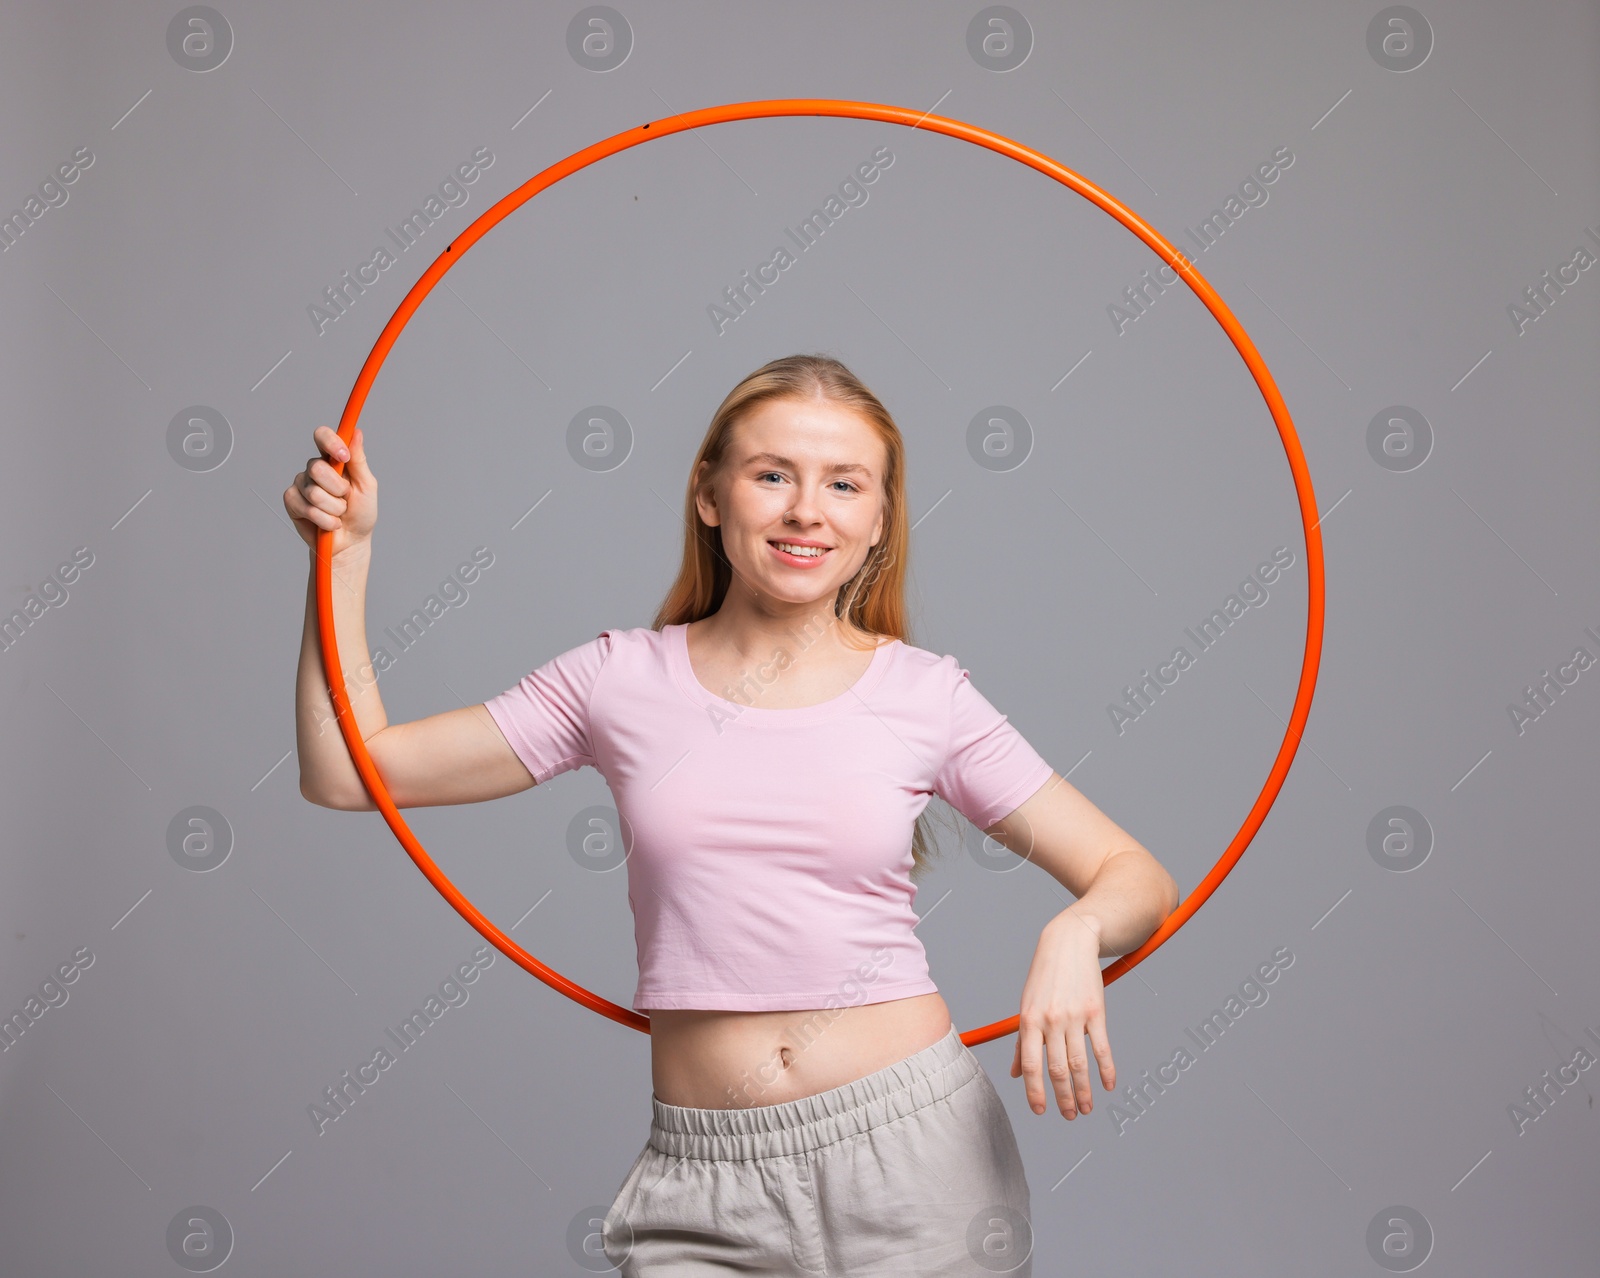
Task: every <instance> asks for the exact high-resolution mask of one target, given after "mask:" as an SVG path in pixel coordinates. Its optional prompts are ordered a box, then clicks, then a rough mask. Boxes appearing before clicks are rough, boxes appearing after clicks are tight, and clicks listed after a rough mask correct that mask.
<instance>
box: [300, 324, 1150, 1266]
mask: <svg viewBox="0 0 1600 1278" xmlns="http://www.w3.org/2000/svg"><path fill="white" fill-rule="evenodd" d="M314 438H315V440H316V443H317V446H318V447H319V448H320V449H321V450H322V454H323V456H322V457H319V458H313V459H311V461H310V462H308V464H307V467H306V469H305V471H303V472H302V473H301V474H299V475H297V476H295V480H294V483H293V484H292V485H291V486H290V487H289V489H288V490H287V491H286V492H285V493H284V504H285V506H286V507H287V509H288V512H289V514H290V516H291V517H292V518H293V519H294V520H295V523H296V525H297V527H298V529H299V531H300V533H301V535H302V536H303V537H304V538H305V540H306V541H307V543H308V544H314V542H315V538H316V534H317V532H318V531H319V530H320V529H329V530H332V532H333V535H334V540H333V554H334V566H335V588H334V615H335V622H336V625H337V628H338V634H339V636H340V650H341V654H342V656H343V657H344V659H345V660H346V661H349V662H350V663H351V666H352V668H357V669H358V668H360V667H362V666H364V665H366V664H367V661H368V651H367V647H366V635H365V629H364V618H363V611H364V600H365V587H366V576H367V568H368V564H369V562H370V557H371V534H372V528H373V524H374V521H375V520H376V517H377V483H376V480H375V479H374V478H373V474H372V470H371V468H370V467H369V466H368V464H367V461H366V457H365V453H364V449H363V441H362V436H361V433H360V432H359V431H357V433H356V435H355V438H354V440H353V448H349V449H347V448H346V446H345V445H344V443H343V442H342V441H341V440H340V439H339V438H338V436H337V434H336V433H335V432H334V431H333V430H331V429H330V428H328V427H326V426H324V427H320V428H318V430H317V431H316V432H315V436H314ZM328 458H336V459H339V460H343V461H346V462H347V463H348V464H347V466H346V468H345V473H344V475H343V476H340V475H337V474H335V473H334V471H333V469H332V468H331V466H329V465H328V461H327V459H328ZM905 477H906V458H905V448H904V443H903V441H902V438H901V435H900V432H899V429H898V428H897V427H896V425H895V423H894V421H893V419H892V418H891V417H890V415H889V413H888V411H887V410H886V409H885V408H884V406H883V405H882V403H880V402H879V400H878V398H877V397H876V396H875V395H874V394H873V393H872V392H871V391H870V390H869V389H868V388H867V387H866V386H864V385H863V384H862V383H861V382H860V381H859V380H858V379H857V378H856V377H855V376H854V375H853V374H852V373H851V372H850V370H849V369H847V368H846V367H845V366H844V365H843V364H841V363H840V362H839V361H837V360H835V359H832V358H829V357H826V356H821V355H795V356H790V357H787V358H784V359H777V360H773V361H772V362H771V363H769V364H766V365H764V366H763V367H761V368H759V369H757V370H756V371H755V372H753V373H751V374H750V375H749V376H748V377H746V378H745V379H744V380H743V381H741V382H740V383H739V384H738V385H737V386H735V387H734V388H733V390H732V391H730V392H729V393H728V395H727V397H726V398H725V399H724V400H723V402H722V404H721V406H720V407H719V408H718V409H717V411H716V413H715V415H714V416H713V417H712V420H711V424H710V427H709V429H708V430H707V432H706V435H705V439H704V440H703V441H702V443H701V445H700V450H699V453H698V455H697V456H696V457H695V460H694V464H693V466H692V467H691V470H690V475H689V484H688V492H687V496H686V498H685V506H684V521H685V530H686V531H685V535H684V548H683V562H682V566H681V568H680V570H679V573H678V578H677V580H676V581H675V582H674V583H673V585H672V588H671V589H670V590H669V591H668V593H667V596H666V599H665V601H664V602H663V604H662V605H661V608H660V610H659V612H658V613H657V615H656V617H655V620H654V622H653V624H652V625H651V626H650V627H648V628H646V627H638V628H634V629H618V630H606V631H603V632H602V633H601V634H600V635H598V636H597V637H596V638H595V639H593V640H590V641H589V642H587V643H584V644H581V645H579V646H578V647H576V648H573V649H571V650H569V651H567V652H564V653H562V654H560V655H559V656H556V657H555V658H553V659H551V660H549V661H547V662H546V663H544V664H543V665H540V666H539V667H538V668H536V669H534V670H533V671H532V672H531V673H530V674H528V675H527V676H526V677H525V678H523V679H522V680H520V681H519V682H518V683H517V684H516V685H514V686H513V687H511V688H509V689H507V690H506V691H505V692H503V693H501V694H500V695H499V696H497V697H494V698H492V699H490V700H489V701H487V702H486V703H484V704H480V705H473V706H468V707H465V708H463V709H457V710H450V711H446V712H445V713H443V714H437V715H433V716H431V717H429V718H425V719H419V720H415V721H413V722H410V723H399V724H390V723H389V722H388V720H387V718H386V717H385V715H384V710H383V705H382V702H381V701H380V700H379V697H378V690H377V687H376V682H375V681H371V680H369V681H366V682H362V681H360V680H356V681H353V682H352V683H351V685H350V686H351V703H352V707H353V710H354V713H355V716H356V722H357V724H358V725H359V728H360V731H361V735H362V738H363V740H364V741H365V742H366V745H367V749H368V750H369V751H370V752H371V754H372V758H373V761H374V763H375V764H376V765H377V768H378V771H379V772H380V773H381V774H382V776H383V778H384V781H385V784H386V785H387V786H388V787H389V790H390V792H391V794H392V795H393V797H394V801H395V803H396V804H398V805H399V806H400V807H408V806H409V807H420V806H425V805H431V804H444V803H471V802H479V801H482V800H485V799H494V798H498V797H500V796H502V795H507V794H515V793H516V792H518V791H520V790H526V789H527V788H528V787H529V786H532V785H535V784H540V783H543V782H546V781H548V780H549V779H550V778H551V777H553V776H556V775H557V774H559V773H561V772H565V771H569V770H571V769H573V768H577V767H581V766H585V765H587V766H590V767H594V768H596V769H597V770H598V771H599V772H600V773H601V775H602V776H604V777H605V779H606V781H607V783H608V784H609V786H610V788H611V791H612V794H613V796H614V798H615V800H616V804H617V809H618V812H619V814H620V815H621V817H622V818H623V820H624V821H625V823H626V828H627V829H628V830H629V831H630V833H631V837H632V840H633V842H632V847H631V849H630V851H629V858H628V863H627V864H628V876H629V877H628V897H629V903H630V905H631V907H632V910H633V914H634V925H635V936H636V940H637V947H638V960H639V983H638V987H637V989H636V990H635V993H634V998H633V1003H632V1006H633V1007H634V1008H635V1009H636V1010H639V1011H641V1012H645V1013H648V1014H649V1016H650V1052H651V1081H652V1090H653V1095H652V1097H651V1107H652V1120H651V1125H650V1132H649V1137H648V1139H647V1141H646V1143H645V1147H644V1149H643V1150H641V1151H640V1153H639V1156H638V1157H637V1158H636V1159H635V1161H634V1164H633V1166H632V1167H631V1168H630V1169H629V1171H628V1173H627V1175H626V1177H625V1178H624V1179H623V1181H622V1183H621V1185H620V1187H619V1189H618V1192H617V1195H616V1199H615V1201H614V1203H613V1204H612V1207H611V1210H610V1211H609V1212H608V1214H607V1217H606V1222H605V1228H604V1230H603V1231H602V1232H603V1234H604V1249H605V1253H606V1256H607V1258H608V1259H609V1260H611V1262H612V1263H613V1264H615V1265H617V1266H618V1267H619V1268H620V1270H621V1272H622V1273H623V1274H627V1275H635V1274H639V1275H656V1274H662V1275H665V1274H701V1273H707V1272H722V1271H727V1272H740V1273H750V1272H761V1273H793V1274H801V1273H807V1274H817V1273H828V1274H848V1275H852V1276H857V1275H866V1274H887V1273H907V1274H917V1275H922V1276H926V1275H934V1274H972V1273H983V1272H1008V1273H1014V1274H1028V1273H1031V1264H1032V1261H1031V1251H1032V1237H1031V1226H1030V1224H1029V1211H1030V1202H1029V1189H1028V1183H1027V1179H1026V1177H1025V1175H1024V1171H1023V1165H1022V1160H1021V1157H1020V1155H1019V1153H1018V1149H1017V1142H1016V1136H1015V1133H1014V1131H1013V1129H1012V1127H1011V1123H1010V1120H1009V1118H1008V1117H1007V1114H1006V1110H1005V1108H1004V1106H1003V1104H1002V1103H1001V1100H1000V1097H999V1095H998V1093H997V1092H996V1091H995V1088H994V1085H993V1083H992V1082H991V1081H990V1079H989V1077H988V1075H987V1074H986V1073H985V1071H984V1070H983V1067H982V1066H981V1064H980V1063H979V1062H978V1059H977V1057H976V1056H975V1055H973V1053H972V1052H971V1050H970V1049H969V1048H967V1047H966V1045H965V1044H963V1043H962V1041H961V1039H960V1036H959V1034H958V1032H957V1030H956V1027H955V1025H954V1024H953V1023H952V1021H951V1017H950V1012H949V1009H948V1008H947V1007H946V1006H945V1002H944V999H943V998H942V997H941V996H940V994H939V992H938V987H937V986H936V985H935V984H934V982H933V980H932V979H931V977H930V975H929V971H928V964H927V959H926V956H925V954H924V951H923V947H922V943H921V941H920V940H919V939H918V938H917V935H916V933H915V932H914V931H913V928H914V926H915V925H916V923H917V921H918V916H917V914H916V913H915V911H914V910H913V908H912V903H913V899H914V897H915V894H916V887H915V881H916V879H917V878H918V877H920V874H921V872H922V871H923V869H924V868H925V866H926V864H927V857H928V839H927V829H926V827H925V824H924V822H925V820H926V817H925V816H924V814H923V809H924V808H925V807H926V805H927V803H928V801H929V799H930V798H931V797H932V796H933V795H934V794H938V795H940V796H941V797H942V798H943V799H945V800H946V801H947V802H948V803H949V804H950V805H951V806H952V807H953V808H955V809H956V810H957V811H959V812H961V813H962V814H963V815H964V816H966V817H967V818H968V819H969V820H970V821H972V822H973V823H974V824H975V825H976V826H978V827H979V828H980V829H983V830H985V831H986V832H987V833H988V834H989V835H990V836H991V837H993V838H994V839H995V840H996V841H998V842H999V843H1000V844H1002V845H1003V846H1005V847H1006V848H1008V849H1010V850H1011V851H1013V852H1015V853H1017V854H1018V855H1021V856H1025V857H1026V858H1028V859H1029V860H1031V861H1032V862H1033V863H1034V864H1035V865H1037V866H1039V867H1040V868H1041V869H1043V870H1044V871H1045V872H1047V873H1048V874H1050V875H1051V876H1053V877H1054V878H1055V879H1056V880H1058V881H1059V882H1060V883H1061V884H1062V885H1063V886H1064V887H1065V888H1066V889H1067V890H1068V891H1069V892H1071V893H1072V894H1073V896H1074V897H1075V898H1077V899H1076V900H1075V901H1074V903H1073V904H1072V905H1070V906H1069V907H1067V908H1066V909H1065V910H1063V911H1062V912H1061V913H1060V914H1058V915H1056V916H1055V917H1054V918H1052V919H1051V920H1050V921H1049V922H1048V923H1047V924H1046V925H1045V927H1044V928H1043V930H1042V932H1041V934H1040V937H1039V942H1038V946H1037V948H1036V949H1035V952H1034V956H1033V961H1032V964H1031V966H1030V968H1029V970H1028V974H1027V977H1026V979H1025V981H1024V982H1023V986H1022V993H1021V999H1020V1005H1019V1021H1020V1028H1019V1030H1018V1033H1017V1041H1016V1050H1015V1052H1014V1054H1013V1057H1012V1064H1011V1075H1012V1077H1019V1076H1020V1077H1021V1078H1022V1080H1023V1085H1024V1090H1025V1092H1026V1095H1027V1099H1028V1104H1029V1106H1030V1108H1031V1109H1032V1110H1033V1112H1034V1113H1036V1114H1042V1113H1044V1112H1045V1108H1046V1102H1047V1099H1051V1098H1053V1100H1054V1102H1055V1104H1056V1106H1057V1108H1058V1109H1059V1111H1060V1113H1061V1114H1062V1115H1063V1116H1064V1117H1066V1118H1068V1119H1071V1118H1073V1117H1074V1116H1075V1115H1076V1114H1078V1113H1088V1112H1089V1111H1090V1110H1091V1109H1092V1108H1093V1101H1092V1098H1091V1095H1090V1085H1089V1060H1088V1053H1087V1052H1086V1051H1085V1049H1084V1039H1085V1038H1086V1037H1087V1039H1088V1040H1089V1048H1090V1050H1091V1051H1092V1052H1093V1055H1094V1058H1095V1061H1096V1063H1097V1065H1098V1069H1099V1073H1100V1081H1101V1085H1102V1086H1103V1087H1105V1088H1106V1089H1108V1090H1111V1089H1114V1088H1115V1086H1116V1076H1115V1069H1114V1066H1113V1063H1112V1059H1111V1048H1110V1044H1109V1042H1108V1040H1107V1037H1106V1020H1105V999H1104V986H1103V983H1102V978H1101V974H1100V962H1099V960H1100V959H1101V958H1102V957H1104V956H1107V955H1115V954H1121V953H1125V952H1126V951H1128V950H1130V949H1133V948H1135V947H1136V946H1138V945H1139V944H1140V943H1142V942H1143V941H1144V939H1145V938H1146V937H1148V936H1149V935H1150V934H1151V933H1152V932H1153V931H1154V930H1155V929H1156V927H1157V926H1159V925H1160V923H1161V920H1162V919H1164V918H1165V917H1166V916H1167V915H1168V914H1169V913H1170V912H1171V911H1172V910H1173V909H1175V908H1176V906H1177V903H1178V890H1177V885H1176V883H1175V882H1174V881H1173V879H1172V876H1171V875H1170V874H1168V873H1167V871H1166V870H1165V869H1163V868H1162V866H1161V865H1160V864H1159V863H1158V862H1157V861H1156V860H1155V859H1154V858H1153V857H1152V856H1151V855H1150V853H1149V852H1148V851H1146V850H1145V849H1144V848H1143V847H1141V846H1140V845H1139V844H1138V843H1136V842H1135V841H1134V840H1133V839H1132V838H1131V837H1129V836H1128V835H1127V834H1126V833H1125V832H1124V831H1123V830H1122V829H1121V828H1120V827H1119V826H1117V825H1116V824H1115V823H1114V822H1113V821H1112V820H1111V819H1110V818H1109V817H1107V816H1106V815H1104V814H1103V813H1102V812H1100V811H1099V810H1098V809H1097V808H1096V807H1095V806H1094V805H1093V804H1092V803H1091V802H1090V801H1089V800H1088V799H1086V798H1085V797H1084V796H1083V795H1082V794H1081V793H1079V792H1078V791H1077V790H1076V789H1074V788H1073V787H1072V786H1071V785H1070V784H1068V783H1067V782H1066V781H1065V780H1064V779H1063V778H1061V777H1060V776H1059V775H1057V774H1056V773H1055V772H1054V770H1053V769H1052V768H1051V766H1050V765H1049V764H1048V763H1046V762H1045V760H1044V759H1042V758H1041V757H1040V756H1039V754H1038V753H1037V752H1036V751H1035V750H1034V749H1033V748H1032V747H1031V746H1030V745H1029V744H1028V742H1027V741H1026V740H1025V739H1024V738H1023V737H1022V735H1021V734H1020V733H1019V732H1018V731H1017V730H1016V729H1015V728H1014V727H1012V726H1011V724H1010V723H1009V722H1008V721H1007V720H1006V718H1005V716H1004V715H1002V714H1000V713H999V712H998V711H997V710H996V709H995V708H994V707H993V706H992V705H991V704H990V703H989V702H988V701H987V700H985V699H984V697H983V696H982V695H981V694H980V693H979V692H978V691H977V689H976V688H975V687H974V686H973V685H972V683H971V681H970V679H969V678H968V675H967V672H966V671H965V670H964V669H962V668H961V666H960V665H959V663H958V662H957V661H956V660H955V658H953V657H950V656H939V655H936V654H934V653H932V652H928V651H925V650H924V649H921V648H917V647H914V646H912V645H911V644H910V643H909V642H908V640H907V635H908V630H907V625H906V616H905V603H904V599H903V589H904V582H905V574H906V563H907V550H908V544H909V522H908V520H907V510H906V488H905ZM296 713H297V725H298V744H299V758H300V789H301V793H302V794H304V796H305V797H306V798H307V799H309V800H311V801H312V802H313V803H318V804H321V805H323V806H326V807H331V808H341V809H370V808H372V806H373V804H372V802H371V800H370V799H369V797H368V796H367V794H366V792H365V790H364V788H363V786H362V784H361V781H360V778H359V777H358V775H357V773H356V770H355V767H354V765H353V764H352V762H351V760H350V756H349V754H348V752H347V750H346V747H345V745H344V742H343V740H342V739H341V737H340V734H339V733H338V732H336V731H322V730H320V729H321V727H322V725H325V724H329V723H330V722H331V719H332V707H331V705H330V703H329V696H328V692H327V688H326V685H325V682H324V680H323V677H322V668H321V660H320V656H319V652H318V647H317V633H316V617H315V599H314V588H313V586H312V585H311V584H310V583H308V585H307V589H306V621H305V632H304V638H303V641H302V646H301V653H300V668H299V679H298V684H297V690H296Z"/></svg>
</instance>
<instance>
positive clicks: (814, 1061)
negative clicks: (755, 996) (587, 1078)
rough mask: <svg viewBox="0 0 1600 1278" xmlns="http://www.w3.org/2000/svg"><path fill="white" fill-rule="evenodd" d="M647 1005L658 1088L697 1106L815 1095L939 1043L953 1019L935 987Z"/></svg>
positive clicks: (667, 1098) (739, 1105) (668, 1099)
mask: <svg viewBox="0 0 1600 1278" xmlns="http://www.w3.org/2000/svg"><path fill="white" fill-rule="evenodd" d="M647 1014H648V1015H649V1017H650V1074H651V1082H652V1085H653V1087H654V1089H655V1094H656V1097H657V1099H659V1100H661V1101H663V1102H665V1103H666V1104H668V1105H682V1106H687V1107H690V1108H694V1109H748V1108H750V1107H752V1106H755V1105H780V1104H782V1103H783V1102H785V1101H791V1100H798V1099H800V1098H801V1097H803V1096H814V1095H816V1094H817V1093H818V1092H825V1091H828V1090H829V1089H830V1088H834V1087H841V1086H843V1085H844V1084H845V1083H852V1082H854V1081H855V1080H856V1079H858V1078H863V1077H865V1076H866V1075H868V1074H871V1073H875V1072H876V1071H878V1070H880V1069H883V1068H884V1067H885V1066H888V1065H893V1064H894V1063H895V1062H896V1061H901V1060H904V1059H905V1058H906V1057H907V1056H910V1055H912V1054H913V1053H915V1052H919V1051H921V1050H922V1049H923V1048H924V1047H928V1046H930V1045H932V1044H934V1043H937V1042H938V1041H939V1040H940V1039H941V1038H943V1037H944V1036H945V1034H946V1033H948V1032H949V1029H950V1026H951V1023H952V1022H951V1019H950V1009H949V1008H948V1007H946V1006H945V1001H944V998H943V997H942V996H941V995H940V994H938V993H937V992H934V993H931V994H917V995H913V996H912V997H911V998H901V999H892V1000H890V1001H888V1002H883V1003H862V1004H858V1005H857V1006H854V1007H838V1008H828V1009H815V1010H805V1011H781V1012H725V1011H700V1010H696V1011H687V1010H682V1009H677V1008H656V1009H653V1010H649V1011H648V1012H647Z"/></svg>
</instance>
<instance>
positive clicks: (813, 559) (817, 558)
mask: <svg viewBox="0 0 1600 1278" xmlns="http://www.w3.org/2000/svg"><path fill="white" fill-rule="evenodd" d="M767 549H769V550H770V551H772V553H773V554H774V555H776V556H777V557H778V562H779V563H784V564H788V565H789V566H790V567H791V568H815V567H816V566H817V565H818V564H820V563H821V562H822V561H823V560H824V559H826V558H827V557H828V556H829V555H831V554H832V553H833V548H832V547H831V546H830V547H829V548H828V549H826V550H824V551H823V552H822V553H821V554H820V555H791V554H790V553H789V552H788V551H787V550H779V549H778V546H777V543H776V542H771V541H769V542H768V543H767Z"/></svg>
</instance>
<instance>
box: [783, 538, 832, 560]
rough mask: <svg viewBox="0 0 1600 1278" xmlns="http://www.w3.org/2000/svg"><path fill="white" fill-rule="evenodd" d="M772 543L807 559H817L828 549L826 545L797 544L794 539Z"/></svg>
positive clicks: (789, 552)
mask: <svg viewBox="0 0 1600 1278" xmlns="http://www.w3.org/2000/svg"><path fill="white" fill-rule="evenodd" d="M772 544H773V545H774V546H776V547H777V548H778V549H779V550H782V551H785V552H787V553H788V554H791V555H799V556H801V557H802V558H805V559H815V558H816V557H817V556H818V555H820V554H822V553H823V552H824V551H825V550H826V549H827V547H826V546H797V545H795V544H794V543H793V542H792V541H775V542H773V543H772Z"/></svg>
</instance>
